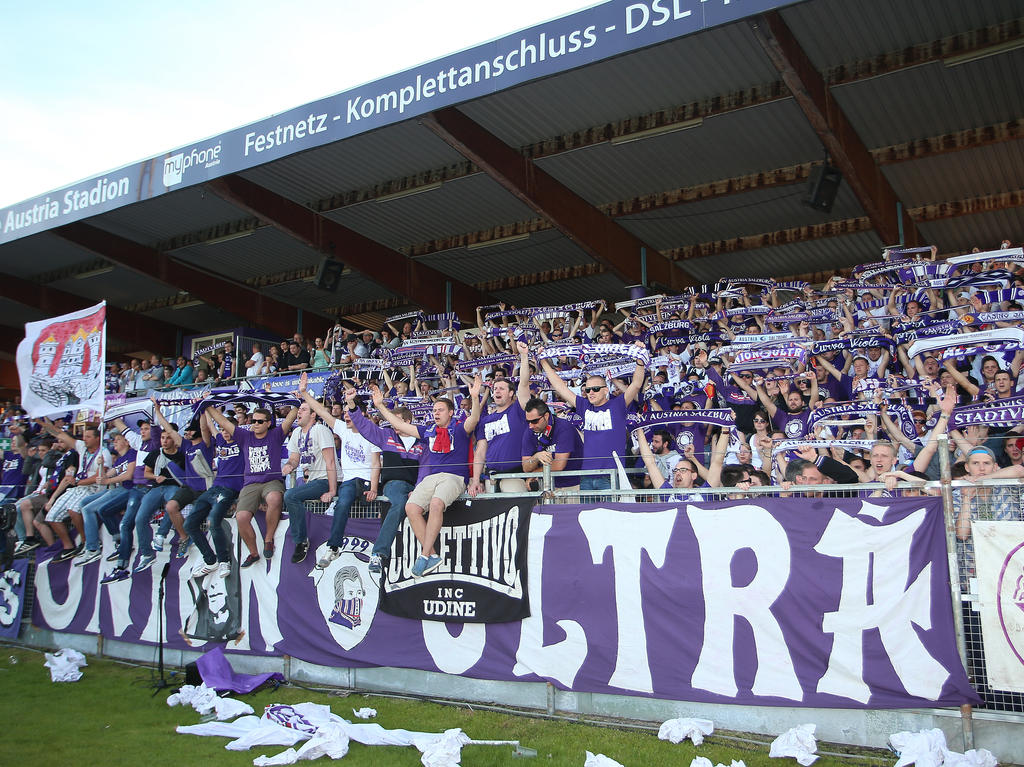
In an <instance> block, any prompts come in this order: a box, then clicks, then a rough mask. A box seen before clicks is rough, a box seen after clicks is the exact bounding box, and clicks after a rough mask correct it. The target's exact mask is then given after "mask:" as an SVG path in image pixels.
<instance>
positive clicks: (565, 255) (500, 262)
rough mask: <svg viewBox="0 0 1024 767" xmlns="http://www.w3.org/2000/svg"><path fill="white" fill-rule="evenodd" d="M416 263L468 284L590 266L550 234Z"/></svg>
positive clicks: (563, 240) (565, 241)
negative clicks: (558, 268)
mask: <svg viewBox="0 0 1024 767" xmlns="http://www.w3.org/2000/svg"><path fill="white" fill-rule="evenodd" d="M417 260H418V261H422V262H423V263H425V264H427V265H429V266H432V267H434V268H435V269H437V270H438V271H441V272H444V273H445V274H447V275H450V276H452V277H455V278H456V279H459V280H462V281H463V282H468V283H470V284H475V283H478V282H486V281H487V280H496V279H501V278H502V277H508V276H511V275H514V274H532V273H534V272H542V271H545V270H547V269H553V268H555V267H559V266H574V265H576V264H587V263H591V262H592V259H591V258H590V256H588V255H587V254H586V253H584V252H583V251H582V250H581V249H580V248H579V247H578V246H577V245H575V244H574V243H573V242H572V240H569V239H567V238H566V237H563V236H562V234H561V233H560V232H557V231H554V230H548V231H543V232H535V233H533V234H531V235H530V238H529V239H528V240H522V241H519V242H510V243H508V244H505V245H492V246H490V247H487V248H480V249H478V250H468V249H466V248H456V249H454V250H447V251H444V252H442V253H434V254H431V255H429V256H423V257H422V258H419V259H417Z"/></svg>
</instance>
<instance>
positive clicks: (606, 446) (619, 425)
mask: <svg viewBox="0 0 1024 767" xmlns="http://www.w3.org/2000/svg"><path fill="white" fill-rule="evenodd" d="M576 412H577V413H579V414H580V415H582V416H583V459H584V465H583V468H584V469H587V470H588V471H589V470H590V469H614V468H615V461H614V460H613V459H612V451H614V452H616V453H617V454H618V455H619V456H620V459H621V457H622V456H624V455H625V450H626V435H627V434H628V433H629V430H628V427H627V424H626V400H625V399H624V398H623V397H621V396H618V397H612V398H611V399H609V400H608V401H607V402H605V403H604V404H603V405H601V406H599V407H594V406H593V405H591V404H590V401H589V400H588V399H587V398H586V397H581V396H579V395H576Z"/></svg>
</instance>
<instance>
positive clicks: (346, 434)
mask: <svg viewBox="0 0 1024 767" xmlns="http://www.w3.org/2000/svg"><path fill="white" fill-rule="evenodd" d="M334 433H335V434H337V435H338V438H339V439H340V440H341V449H339V450H338V457H339V458H340V459H341V478H340V481H342V482H348V481H349V480H350V479H355V478H356V477H359V478H360V479H365V480H366V481H367V482H369V481H370V468H371V465H372V464H371V460H372V458H373V454H374V453H380V449H379V448H378V447H376V446H375V445H372V444H370V443H369V442H367V441H366V439H365V438H364V437H363V436H362V435H361V434H359V433H358V432H354V431H352V430H351V429H349V428H348V425H347V424H346V423H345V420H344V419H343V418H338V419H336V420H335V421H334Z"/></svg>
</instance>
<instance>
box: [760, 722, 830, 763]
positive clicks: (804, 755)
mask: <svg viewBox="0 0 1024 767" xmlns="http://www.w3.org/2000/svg"><path fill="white" fill-rule="evenodd" d="M817 750H818V742H817V741H816V740H815V739H814V725H813V724H801V725H798V726H796V727H792V728H790V729H788V730H786V731H785V732H784V733H782V734H781V735H780V736H779V737H777V738H776V739H775V740H773V741H772V745H771V748H770V749H769V750H768V756H770V757H775V758H781V757H787V756H791V757H793V758H794V759H796V761H797V763H798V764H801V765H803V767H808V765H811V764H814V762H815V761H816V760H817V758H818V756H817V754H815V751H817Z"/></svg>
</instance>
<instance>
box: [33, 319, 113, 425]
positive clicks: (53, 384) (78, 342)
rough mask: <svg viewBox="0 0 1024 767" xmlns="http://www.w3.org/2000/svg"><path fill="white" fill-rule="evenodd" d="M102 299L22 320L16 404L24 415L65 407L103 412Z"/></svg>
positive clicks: (47, 413) (104, 329)
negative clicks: (61, 312)
mask: <svg viewBox="0 0 1024 767" xmlns="http://www.w3.org/2000/svg"><path fill="white" fill-rule="evenodd" d="M106 306H107V304H106V302H105V301H104V302H102V303H99V304H97V305H96V306H93V307H90V308H88V309H82V310H81V311H78V312H72V313H71V314H65V315H62V316H60V317H54V318H52V319H49V320H40V321H39V322H26V323H25V340H23V341H22V342H21V343H20V344H18V355H17V361H18V378H20V379H21V404H22V407H24V408H25V411H26V412H27V413H28V415H29V417H30V418H42V417H44V416H50V415H55V414H56V413H65V412H67V411H68V410H85V409H89V410H95V411H97V412H99V413H102V412H103V407H104V394H105V389H104V384H105V382H106V378H105V373H106V370H105V369H104V367H105V364H106V353H107V351H106V350H107V324H106V312H107V309H106Z"/></svg>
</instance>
